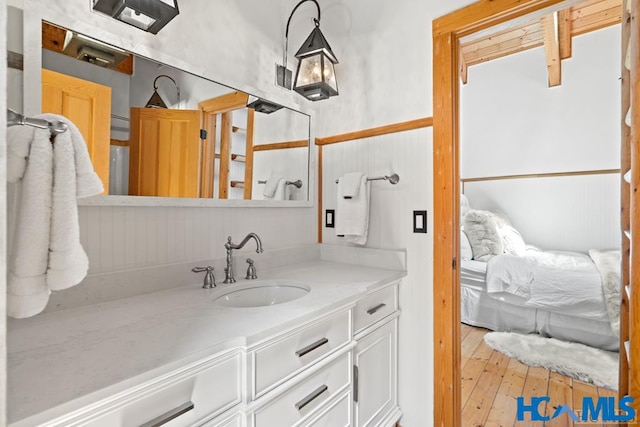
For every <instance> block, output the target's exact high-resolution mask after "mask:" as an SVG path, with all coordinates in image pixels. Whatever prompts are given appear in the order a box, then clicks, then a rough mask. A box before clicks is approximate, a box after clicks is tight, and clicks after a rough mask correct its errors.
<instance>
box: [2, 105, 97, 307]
mask: <svg viewBox="0 0 640 427" xmlns="http://www.w3.org/2000/svg"><path fill="white" fill-rule="evenodd" d="M38 117H39V118H44V119H46V120H50V121H51V120H62V121H64V122H65V123H67V125H68V126H69V129H68V130H67V132H64V133H62V134H58V135H56V137H55V140H54V144H53V145H52V144H51V142H50V133H49V131H48V130H46V129H33V128H26V127H20V128H16V129H15V130H16V131H15V132H14V131H13V129H12V128H10V129H9V130H10V131H11V132H9V133H8V146H13V144H17V145H18V147H20V146H22V145H26V146H28V147H29V149H28V157H27V159H26V161H25V160H24V158H21V153H22V152H23V151H24V150H23V147H22V148H18V147H16V148H15V149H14V153H15V155H13V154H12V155H11V156H9V159H8V160H9V162H13V163H14V164H13V165H12V166H11V169H12V176H10V177H9V178H10V179H11V182H16V183H17V187H18V190H19V191H18V194H17V197H16V199H17V203H18V206H17V215H16V220H15V222H16V224H15V234H14V236H13V238H12V242H11V248H10V262H9V274H8V290H7V291H8V308H7V312H8V314H9V316H11V317H16V318H23V317H29V316H33V315H35V314H38V313H39V312H40V311H42V310H43V309H44V307H45V306H46V304H47V301H48V297H49V294H50V293H51V290H52V289H53V290H59V289H65V288H68V287H70V286H73V285H76V284H78V283H79V282H80V281H81V280H82V279H83V278H84V277H85V276H86V274H87V271H88V267H89V261H88V258H87V255H86V254H85V252H84V250H83V249H82V246H81V245H80V231H79V222H78V207H77V198H78V197H87V196H92V195H95V194H99V193H102V191H103V186H102V182H101V181H100V178H99V177H98V176H97V175H96V174H95V172H94V171H93V166H92V165H91V161H90V159H89V154H88V151H87V147H86V143H85V142H84V139H82V136H81V134H80V132H79V131H78V129H77V128H76V127H75V125H73V123H71V122H69V121H68V120H67V119H65V118H64V117H62V116H54V115H50V114H47V115H41V116H38ZM25 129H30V131H26V130H25ZM20 150H22V151H20ZM23 161H24V167H23V166H22V164H21V162H23ZM21 169H22V170H23V175H22V176H20V170H21Z"/></svg>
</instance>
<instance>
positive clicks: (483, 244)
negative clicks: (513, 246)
mask: <svg viewBox="0 0 640 427" xmlns="http://www.w3.org/2000/svg"><path fill="white" fill-rule="evenodd" d="M499 222H500V223H502V219H499V218H497V217H496V216H495V215H494V214H493V213H492V212H489V211H480V210H474V209H471V210H469V212H467V215H466V216H465V218H464V232H465V233H466V234H467V237H468V238H469V242H470V243H471V249H472V251H473V259H475V260H476V261H482V262H487V261H489V260H490V259H491V258H493V257H494V256H496V255H500V254H501V253H503V251H504V244H503V243H502V236H501V235H500V233H499V232H498V223H499Z"/></svg>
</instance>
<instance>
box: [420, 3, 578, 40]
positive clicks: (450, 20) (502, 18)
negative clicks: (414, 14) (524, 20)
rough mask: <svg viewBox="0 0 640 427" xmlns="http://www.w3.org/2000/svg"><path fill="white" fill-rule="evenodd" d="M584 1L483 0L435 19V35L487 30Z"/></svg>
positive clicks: (461, 34) (457, 34) (462, 34)
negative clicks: (530, 15)
mask: <svg viewBox="0 0 640 427" xmlns="http://www.w3.org/2000/svg"><path fill="white" fill-rule="evenodd" d="M580 1H581V0H502V1H494V0H480V1H478V2H476V3H473V4H471V5H469V6H467V7H463V8H462V9H458V10H456V11H454V12H451V13H450V14H448V15H445V16H442V17H440V18H438V19H436V20H435V21H433V26H432V27H433V36H434V38H435V37H437V36H440V35H443V34H447V33H452V34H455V35H456V38H460V37H462V36H465V35H468V34H471V33H474V32H476V31H480V30H484V29H485V28H488V27H491V26H493V25H496V24H500V23H503V22H506V21H510V20H512V19H514V18H519V17H521V16H524V15H527V14H529V13H533V12H538V11H544V10H545V9H548V8H553V7H554V6H556V5H562V7H557V8H555V9H556V10H558V9H562V8H567V7H570V6H572V5H574V4H578V3H580Z"/></svg>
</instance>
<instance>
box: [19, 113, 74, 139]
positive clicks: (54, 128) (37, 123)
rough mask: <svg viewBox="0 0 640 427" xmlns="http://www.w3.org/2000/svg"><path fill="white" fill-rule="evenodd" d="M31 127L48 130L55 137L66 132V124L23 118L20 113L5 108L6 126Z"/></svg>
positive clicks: (58, 121) (57, 121)
mask: <svg viewBox="0 0 640 427" xmlns="http://www.w3.org/2000/svg"><path fill="white" fill-rule="evenodd" d="M18 125H20V126H33V127H36V128H39V129H49V132H51V135H57V134H59V133H63V132H66V131H67V124H66V123H63V122H61V121H60V120H56V121H55V122H50V121H48V120H44V119H34V118H31V117H25V116H23V115H22V114H20V113H16V112H15V111H13V110H11V109H9V108H7V126H18Z"/></svg>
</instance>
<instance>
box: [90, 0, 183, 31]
mask: <svg viewBox="0 0 640 427" xmlns="http://www.w3.org/2000/svg"><path fill="white" fill-rule="evenodd" d="M92 2H93V10H96V11H98V12H102V13H104V14H106V15H109V16H111V17H113V18H115V19H117V20H119V21H122V22H125V23H127V24H129V25H133V26H134V27H137V28H140V29H141V30H144V31H148V32H150V33H152V34H157V33H158V31H160V30H161V29H162V28H163V27H164V26H165V25H167V23H168V22H169V21H171V20H172V19H173V18H175V17H176V16H178V14H179V13H180V11H179V10H178V0H92Z"/></svg>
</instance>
